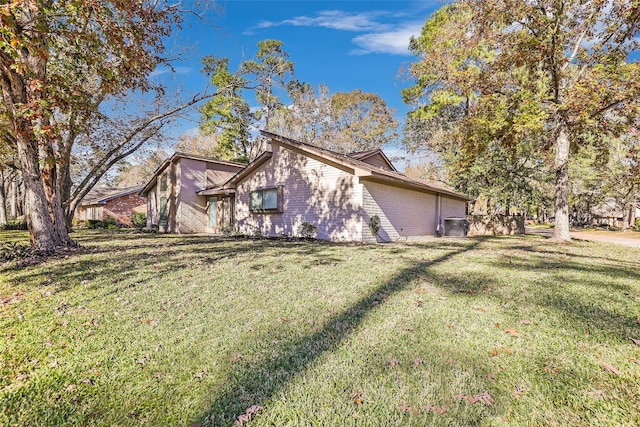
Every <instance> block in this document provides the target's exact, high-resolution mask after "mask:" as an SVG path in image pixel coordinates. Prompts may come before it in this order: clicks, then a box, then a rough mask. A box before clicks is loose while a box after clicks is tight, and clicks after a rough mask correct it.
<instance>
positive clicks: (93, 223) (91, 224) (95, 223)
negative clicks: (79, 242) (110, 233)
mask: <svg viewBox="0 0 640 427" xmlns="http://www.w3.org/2000/svg"><path fill="white" fill-rule="evenodd" d="M85 224H86V226H87V228H88V229H90V230H92V229H94V228H100V227H102V221H100V220H99V219H88V220H86V221H85Z"/></svg>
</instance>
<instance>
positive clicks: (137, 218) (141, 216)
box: [131, 212, 147, 228]
mask: <svg viewBox="0 0 640 427" xmlns="http://www.w3.org/2000/svg"><path fill="white" fill-rule="evenodd" d="M131 222H132V223H133V226H134V227H136V228H145V227H146V226H147V214H146V213H144V212H137V213H136V214H134V215H133V217H132V218H131Z"/></svg>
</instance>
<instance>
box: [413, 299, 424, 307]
mask: <svg viewBox="0 0 640 427" xmlns="http://www.w3.org/2000/svg"><path fill="white" fill-rule="evenodd" d="M415 303H416V306H417V307H422V306H423V305H424V301H422V300H416V301H415Z"/></svg>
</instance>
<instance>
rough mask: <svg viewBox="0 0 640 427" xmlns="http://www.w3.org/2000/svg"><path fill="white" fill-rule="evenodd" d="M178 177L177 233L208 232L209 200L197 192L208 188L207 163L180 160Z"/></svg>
mask: <svg viewBox="0 0 640 427" xmlns="http://www.w3.org/2000/svg"><path fill="white" fill-rule="evenodd" d="M178 164H179V168H178V174H177V176H176V182H177V184H176V195H177V197H176V227H175V232H177V233H204V232H205V231H207V222H208V221H207V198H206V197H204V196H198V195H197V194H196V191H200V190H204V189H205V188H206V186H207V163H205V162H203V161H198V160H193V159H184V158H183V159H180V161H179V162H178Z"/></svg>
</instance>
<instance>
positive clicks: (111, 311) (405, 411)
mask: <svg viewBox="0 0 640 427" xmlns="http://www.w3.org/2000/svg"><path fill="white" fill-rule="evenodd" d="M74 238H75V239H77V240H78V241H79V242H80V243H81V244H83V245H84V246H85V247H86V248H87V250H86V251H85V252H82V253H70V254H69V255H68V256H66V257H60V258H57V259H50V260H49V261H47V262H45V263H43V264H40V265H32V266H28V267H20V266H19V265H16V264H8V265H5V266H4V267H2V266H0V307H1V308H0V310H1V311H0V330H1V331H2V332H1V335H0V344H1V346H2V351H1V356H0V425H88V426H91V425H132V426H138V425H151V426H160V425H187V426H188V425H191V424H195V423H201V424H202V425H233V424H234V421H235V419H236V417H237V416H239V415H241V414H243V413H245V411H246V410H247V409H248V408H250V407H251V406H252V405H259V406H260V407H261V408H262V409H261V410H260V411H259V412H258V414H257V415H255V416H254V417H253V418H252V420H251V421H249V422H248V423H246V424H245V425H247V426H271V425H277V426H281V425H288V426H298V425H314V426H330V425H354V426H355V425H361V426H387V425H388V426H397V425H410V426H411V425H413V426H427V425H518V426H519V425H590V426H591V425H629V426H632V425H639V424H640V385H639V384H640V364H639V363H640V362H639V360H640V346H638V345H635V344H634V343H633V341H632V340H631V339H632V338H634V339H640V324H639V321H640V250H638V249H633V248H627V247H623V246H614V245H605V244H598V243H588V242H576V243H574V244H571V245H554V244H550V243H548V241H547V240H545V238H544V237H541V236H522V237H509V238H469V239H433V240H428V241H424V242H409V243H398V244H385V245H347V244H344V245H341V244H330V243H310V242H280V241H270V240H259V241H258V240H232V239H230V240H225V239H217V238H213V237H202V236H162V235H159V236H155V235H144V234H123V233H115V232H112V233H110V232H104V231H103V232H100V231H85V232H82V233H80V234H75V235H74ZM25 239H26V235H25V234H24V233H22V234H20V233H17V232H11V233H2V234H0V240H11V241H25ZM509 331H510V332H509ZM514 335H516V336H514ZM518 335H519V336H518ZM478 396H480V397H481V398H478ZM482 397H484V398H482ZM474 398H475V399H474ZM474 402H475V403H474Z"/></svg>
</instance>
